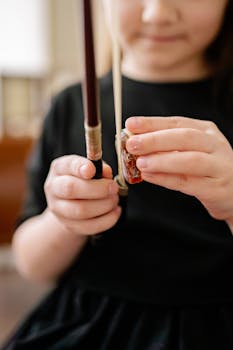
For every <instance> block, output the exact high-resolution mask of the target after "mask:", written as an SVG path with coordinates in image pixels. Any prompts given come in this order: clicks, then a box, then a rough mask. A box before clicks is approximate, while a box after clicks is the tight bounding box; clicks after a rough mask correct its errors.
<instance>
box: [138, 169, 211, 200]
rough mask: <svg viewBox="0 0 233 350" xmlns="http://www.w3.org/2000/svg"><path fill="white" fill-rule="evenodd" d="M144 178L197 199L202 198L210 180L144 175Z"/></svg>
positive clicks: (183, 176)
mask: <svg viewBox="0 0 233 350" xmlns="http://www.w3.org/2000/svg"><path fill="white" fill-rule="evenodd" d="M142 178H143V180H145V181H147V182H150V183H153V184H155V185H158V186H162V187H165V188H168V189H169V190H174V191H180V192H182V193H184V194H187V195H190V196H195V197H200V196H201V195H202V194H203V189H206V188H207V187H209V186H208V183H207V182H208V181H209V179H207V178H203V177H195V176H191V175H190V176H187V175H178V174H162V173H156V174H152V173H142Z"/></svg>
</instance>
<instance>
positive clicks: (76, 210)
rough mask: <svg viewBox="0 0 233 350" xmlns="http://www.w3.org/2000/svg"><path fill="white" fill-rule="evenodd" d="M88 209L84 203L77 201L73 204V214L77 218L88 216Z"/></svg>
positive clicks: (81, 218)
mask: <svg viewBox="0 0 233 350" xmlns="http://www.w3.org/2000/svg"><path fill="white" fill-rule="evenodd" d="M87 212H88V211H87V210H86V208H85V206H84V205H83V204H81V203H80V202H78V201H76V204H75V205H74V206H73V210H72V214H73V217H74V218H75V219H79V220H83V219H85V217H86V214H87Z"/></svg>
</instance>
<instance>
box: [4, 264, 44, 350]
mask: <svg viewBox="0 0 233 350" xmlns="http://www.w3.org/2000/svg"><path fill="white" fill-rule="evenodd" d="M49 288H50V287H48V286H41V285H37V284H33V283H30V282H28V281H25V280H24V279H23V278H22V277H20V276H19V274H18V273H17V272H16V271H15V270H14V269H12V268H10V269H7V268H5V269H0V346H1V344H2V343H3V342H4V341H5V340H6V339H7V338H8V337H9V335H10V334H11V333H12V331H13V329H14V328H15V327H16V325H18V324H19V322H20V321H21V320H22V319H23V317H25V315H26V314H27V313H28V312H29V310H31V308H32V307H33V306H34V305H35V304H36V303H37V302H38V300H39V299H40V298H42V296H43V295H44V294H45V293H46V292H48V290H49Z"/></svg>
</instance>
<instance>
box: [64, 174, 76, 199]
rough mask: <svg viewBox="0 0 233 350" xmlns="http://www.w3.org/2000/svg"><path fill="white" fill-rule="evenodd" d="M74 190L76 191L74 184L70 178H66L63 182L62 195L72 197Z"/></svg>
mask: <svg viewBox="0 0 233 350" xmlns="http://www.w3.org/2000/svg"><path fill="white" fill-rule="evenodd" d="M74 189H75V185H74V182H73V181H72V180H71V179H70V178H68V177H65V178H64V179H63V181H62V188H61V193H62V194H63V195H64V196H65V197H70V196H71V195H72V194H73V193H74Z"/></svg>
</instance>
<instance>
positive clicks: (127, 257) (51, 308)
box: [3, 74, 233, 350]
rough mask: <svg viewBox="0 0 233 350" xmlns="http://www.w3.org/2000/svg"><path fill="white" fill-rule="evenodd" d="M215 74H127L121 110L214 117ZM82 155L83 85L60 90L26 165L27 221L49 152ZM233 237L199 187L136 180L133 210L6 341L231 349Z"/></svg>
mask: <svg viewBox="0 0 233 350" xmlns="http://www.w3.org/2000/svg"><path fill="white" fill-rule="evenodd" d="M212 85H213V81H212V79H206V80H201V81H196V82H192V83H144V82H137V81H133V80H131V79H128V78H126V77H123V119H124V121H125V120H126V119H127V117H129V116H132V115H134V116H137V115H148V116H150V115H151V116H156V115H159V116H170V115H180V116H186V117H192V118H198V119H203V120H212V121H214V122H215V123H216V124H217V125H218V127H219V128H220V130H221V131H222V132H224V133H225V135H226V137H227V138H228V139H229V141H230V142H232V141H233V137H232V135H231V133H230V129H228V128H227V125H229V121H230V119H229V118H230V115H228V114H229V113H228V112H227V111H226V110H224V108H222V109H221V113H219V110H218V112H217V110H216V108H215V104H214V100H213V95H212V87H213V86H212ZM100 96H101V115H102V129H103V158H104V160H105V161H106V162H107V163H109V164H110V165H111V166H112V168H113V171H114V173H116V155H115V150H114V135H115V127H114V112H113V94H112V77H111V74H108V75H107V76H105V77H104V78H102V79H101V81H100ZM64 154H80V155H85V146H84V132H83V106H82V99H81V89H80V86H79V85H75V86H72V87H69V88H67V89H66V90H65V91H63V92H62V93H61V94H60V95H59V96H57V97H56V98H55V100H54V102H53V104H52V107H51V110H50V112H49V113H48V116H47V118H46V119H45V123H44V128H43V132H42V135H41V138H40V140H39V143H38V145H37V147H36V149H35V151H34V153H33V155H32V157H31V161H30V166H29V189H28V194H27V198H26V201H25V207H24V210H23V214H22V217H21V220H20V222H22V221H24V220H26V219H27V218H29V217H31V216H34V215H37V214H39V213H41V212H42V211H43V210H44V209H45V207H46V200H45V195H44V192H43V183H44V181H45V179H46V176H47V173H48V171H49V165H50V163H51V161H52V160H53V159H54V158H56V157H59V156H62V155H64ZM232 271H233V238H232V234H231V232H230V229H229V228H228V226H227V224H226V223H225V222H224V221H218V220H215V219H213V218H212V217H211V216H210V215H209V214H208V212H207V211H206V209H205V208H204V207H203V206H202V204H201V203H200V202H199V201H198V200H197V199H196V198H194V197H191V196H187V195H184V194H182V193H180V192H177V191H171V190H168V189H165V188H162V187H159V186H155V185H152V184H149V183H146V182H143V183H140V184H138V185H130V188H129V196H128V204H127V210H126V218H125V220H124V221H123V222H121V221H120V222H119V223H118V224H117V225H116V226H115V227H113V228H112V229H110V230H108V231H106V232H104V233H103V235H102V237H101V238H100V239H98V240H96V241H95V243H93V241H89V242H88V243H87V245H86V246H85V247H84V249H83V251H82V253H81V255H80V256H79V257H78V258H77V259H76V260H75V261H74V263H73V264H72V266H71V267H70V268H69V270H68V271H66V273H65V274H64V275H63V276H61V278H60V280H59V281H58V283H57V286H56V288H55V289H54V290H53V291H52V292H50V293H49V295H48V296H47V297H46V298H45V299H44V300H43V301H42V302H41V303H40V305H38V306H37V307H36V309H35V310H34V311H33V312H32V313H31V314H30V315H29V316H28V318H27V319H26V320H25V321H24V323H23V324H22V325H21V326H20V327H19V329H18V330H17V331H16V332H15V334H14V335H12V337H11V338H10V340H9V342H8V344H6V345H5V346H4V347H3V349H4V350H16V349H17V350H18V349H22V350H26V349H43V350H47V349H49V350H58V349H59V350H60V349H63V350H67V349H80V350H84V349H88V350H89V349H93V350H94V349H95V350H112V349H113V350H114V349H117V350H119V349H121V350H149V349H153V350H158V349H164V350H215V349H216V350H217V349H218V350H220V349H221V350H229V349H233V331H232V330H233V283H232V280H233V278H232Z"/></svg>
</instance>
